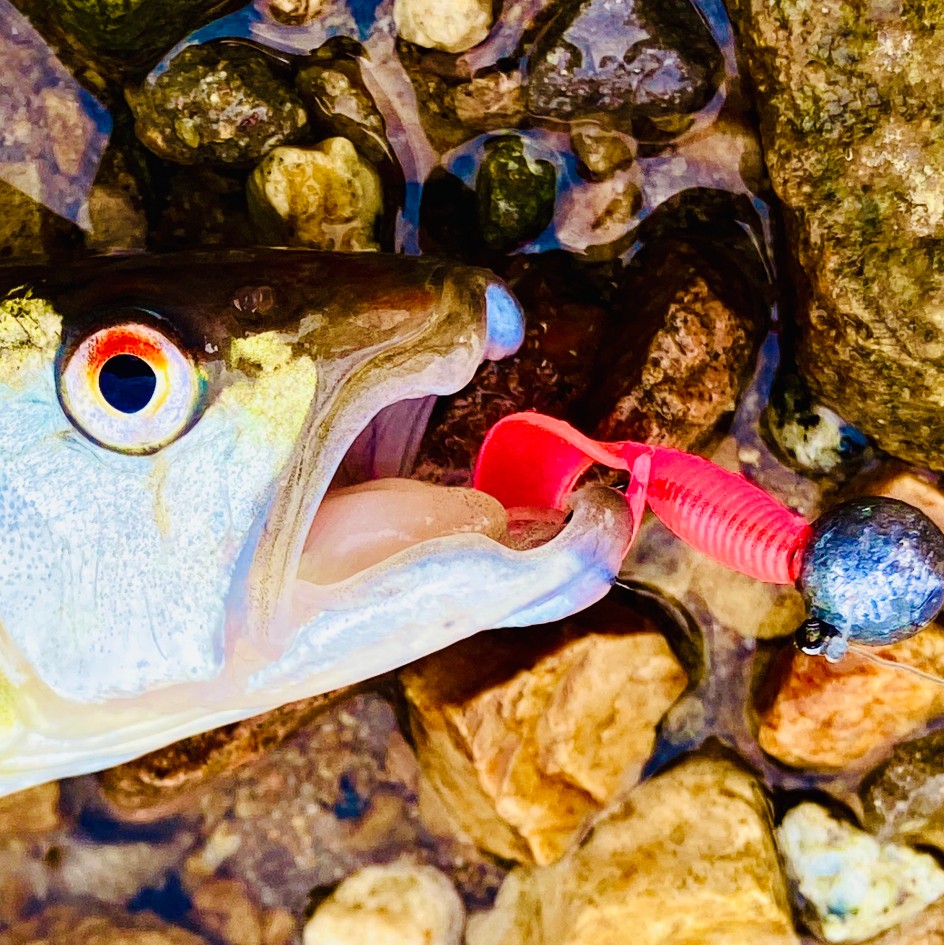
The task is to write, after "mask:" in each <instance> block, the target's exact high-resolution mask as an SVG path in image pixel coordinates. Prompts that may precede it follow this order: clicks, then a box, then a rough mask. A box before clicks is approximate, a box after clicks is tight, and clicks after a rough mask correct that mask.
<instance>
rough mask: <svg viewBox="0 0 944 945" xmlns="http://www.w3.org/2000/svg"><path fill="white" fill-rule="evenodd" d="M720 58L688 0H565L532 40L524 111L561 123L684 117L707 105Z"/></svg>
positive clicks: (626, 123)
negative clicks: (600, 118) (585, 119)
mask: <svg viewBox="0 0 944 945" xmlns="http://www.w3.org/2000/svg"><path fill="white" fill-rule="evenodd" d="M721 68H722V59H721V51H720V50H719V49H718V47H717V45H716V44H715V42H714V39H713V38H712V36H711V33H710V32H709V30H708V27H707V26H706V25H705V22H704V20H702V18H701V16H700V15H699V14H698V12H697V11H696V10H695V8H694V6H692V4H690V3H689V2H688V0H669V2H665V0H663V2H650V0H579V2H569V3H567V4H566V5H565V6H564V7H563V8H562V9H561V11H560V13H558V15H557V16H556V17H555V19H554V20H553V21H552V22H551V23H550V24H549V26H548V27H547V29H546V30H545V32H544V33H543V34H542V36H541V37H539V38H538V40H537V41H536V44H535V48H534V51H533V53H532V55H531V57H530V60H529V67H528V108H529V110H530V111H531V112H532V113H534V114H535V115H539V116H542V117H548V118H557V119H562V120H573V119H576V118H581V117H587V116H593V115H607V116H609V117H610V118H611V119H612V120H614V121H616V122H618V123H620V124H623V125H626V126H629V125H631V124H632V123H633V121H634V119H636V120H638V119H640V118H648V119H655V120H658V119H660V118H662V119H664V118H666V117H667V116H677V115H686V114H690V113H693V112H696V111H698V110H699V109H700V108H702V107H703V106H704V105H706V104H707V102H708V101H709V99H710V98H711V96H712V95H713V94H714V91H715V89H716V88H717V85H718V82H719V81H720V77H721Z"/></svg>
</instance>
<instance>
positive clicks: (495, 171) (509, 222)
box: [475, 135, 557, 249]
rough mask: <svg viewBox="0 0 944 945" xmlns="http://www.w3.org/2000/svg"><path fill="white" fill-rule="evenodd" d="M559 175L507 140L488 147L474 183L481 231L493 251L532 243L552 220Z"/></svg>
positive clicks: (516, 142)
mask: <svg viewBox="0 0 944 945" xmlns="http://www.w3.org/2000/svg"><path fill="white" fill-rule="evenodd" d="M556 188H557V171H556V170H555V169H554V165H553V164H551V162H550V161H543V160H540V159H536V158H534V157H532V156H531V155H530V154H529V153H528V150H527V144H526V142H525V141H524V140H523V139H522V138H519V137H517V136H514V135H508V136H506V137H503V138H497V139H495V140H494V141H492V142H490V143H489V144H488V146H487V148H486V154H485V159H484V161H483V162H482V166H481V167H480V168H479V172H478V178H477V180H476V187H475V190H476V200H477V204H478V217H479V228H480V230H481V232H482V238H483V239H484V240H485V243H486V245H487V246H489V247H490V248H492V249H512V248H513V247H515V246H520V245H521V244H522V243H526V242H527V241H528V240H531V239H534V237H536V236H537V235H538V234H539V233H540V232H541V231H542V230H543V229H544V228H545V227H546V226H547V225H548V224H549V223H550V222H551V220H552V219H553V217H554V198H555V195H556Z"/></svg>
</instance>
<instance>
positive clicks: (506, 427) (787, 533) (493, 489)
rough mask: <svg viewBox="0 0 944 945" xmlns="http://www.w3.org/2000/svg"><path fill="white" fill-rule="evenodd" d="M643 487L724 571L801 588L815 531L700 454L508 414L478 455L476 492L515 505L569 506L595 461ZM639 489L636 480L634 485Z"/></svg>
mask: <svg viewBox="0 0 944 945" xmlns="http://www.w3.org/2000/svg"><path fill="white" fill-rule="evenodd" d="M642 457H648V458H649V464H648V470H647V472H648V482H647V483H637V484H636V489H634V490H633V491H634V492H635V491H637V490H638V491H639V492H641V493H642V494H644V496H645V501H646V503H647V504H648V505H649V507H650V508H651V509H652V511H653V512H654V513H655V515H656V516H658V518H659V519H660V520H661V521H662V522H663V523H664V524H665V526H666V527H667V528H668V529H669V530H670V531H671V532H672V533H673V534H675V535H677V536H678V537H679V538H681V539H682V540H683V541H684V542H686V543H687V544H689V545H691V546H692V547H693V548H695V549H696V550H698V551H700V552H702V553H703V554H706V555H709V556H710V557H712V558H714V559H715V560H717V561H718V562H720V563H721V564H723V565H725V566H726V567H729V568H733V569H734V570H736V571H741V572H742V573H744V574H747V575H748V576H750V577H752V578H755V579H756V580H759V581H764V582H767V583H769V584H794V583H795V582H796V580H797V577H798V576H799V572H800V564H801V559H802V555H803V549H804V548H805V546H806V543H807V541H808V540H809V535H810V525H809V523H808V522H807V521H806V519H804V518H803V517H802V516H801V515H797V514H796V513H795V512H791V511H790V510H789V509H787V508H786V507H784V506H783V505H781V504H780V503H779V502H778V501H777V500H776V499H774V498H773V497H771V496H770V495H768V494H767V493H766V492H764V491H763V490H762V489H759V488H758V487H757V486H755V485H753V484H752V483H750V482H748V481H747V480H746V479H744V477H743V476H740V475H738V474H736V473H732V472H729V471H728V470H726V469H722V468H721V467H720V466H716V465H715V464H714V463H711V462H709V461H708V460H706V459H703V458H702V457H700V456H693V455H691V454H689V453H683V452H681V451H679V450H673V449H667V448H666V447H661V446H649V445H646V444H643V443H635V442H633V441H630V440H626V441H623V442H615V443H600V442H598V441H596V440H592V439H590V438H589V437H586V436H584V435H583V434H582V433H580V432H578V431H577V430H575V429H574V428H573V427H571V426H570V425H569V424H568V423H565V422H564V421H562V420H555V419H553V418H551V417H546V416H543V415H542V414H538V413H521V414H514V415H512V416H509V417H505V418H504V419H503V420H500V421H499V422H498V423H497V424H496V425H495V426H494V427H492V429H491V430H490V431H489V434H488V436H487V437H486V439H485V442H484V443H483V445H482V450H481V452H480V453H479V458H478V463H477V465H476V470H475V487H476V488H477V489H481V490H482V491H484V492H488V493H489V494H491V495H493V496H495V498H497V499H498V500H499V501H500V502H501V503H502V504H503V505H505V506H506V507H508V508H513V507H527V506H538V507H542V506H545V507H553V508H563V507H564V504H565V500H566V497H567V495H568V494H569V493H570V491H571V490H572V489H573V488H574V486H575V485H576V483H577V481H578V480H579V479H580V477H581V476H582V475H583V474H584V473H585V472H586V471H587V470H588V469H589V468H590V466H592V465H593V464H594V463H599V464H601V465H606V466H609V467H610V468H612V469H623V470H626V471H631V472H634V478H635V468H638V463H639V461H640V459H641V458H642ZM631 488H632V483H631Z"/></svg>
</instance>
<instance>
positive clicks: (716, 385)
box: [589, 241, 763, 450]
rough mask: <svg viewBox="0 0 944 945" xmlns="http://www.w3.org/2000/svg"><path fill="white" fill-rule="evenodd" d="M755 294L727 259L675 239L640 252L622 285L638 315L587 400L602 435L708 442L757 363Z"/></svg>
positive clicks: (685, 444) (693, 444)
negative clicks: (601, 379)
mask: <svg viewBox="0 0 944 945" xmlns="http://www.w3.org/2000/svg"><path fill="white" fill-rule="evenodd" d="M751 292H752V287H751V285H750V284H749V282H748V281H747V280H746V279H744V278H743V277H741V276H738V275H737V274H735V273H734V272H733V271H732V269H731V267H730V266H729V265H727V264H725V263H723V262H722V261H720V260H719V261H716V260H715V259H714V258H713V257H712V256H711V255H709V254H707V253H706V252H704V251H703V250H701V249H699V248H696V247H693V246H690V245H686V244H683V243H679V242H677V241H665V242H659V243H654V244H653V245H652V246H651V247H649V248H648V249H646V250H643V251H642V252H641V253H640V254H639V255H638V256H637V257H635V258H634V260H633V264H632V265H631V266H630V269H629V272H628V276H627V278H626V281H625V284H624V286H623V297H624V298H625V299H626V300H627V302H626V305H627V308H628V309H629V310H630V312H631V317H628V318H626V321H625V327H624V328H623V329H622V331H621V332H620V333H619V334H618V335H616V336H615V337H613V338H612V339H611V341H610V343H608V344H607V347H606V353H607V354H606V356H605V358H604V363H603V364H601V366H600V375H601V376H602V377H605V378H607V383H606V384H605V385H603V384H601V385H599V386H598V387H597V389H596V391H595V392H594V393H593V394H592V395H591V397H590V398H589V400H590V413H591V416H593V417H594V418H597V419H596V424H597V425H596V435H597V436H598V437H599V438H601V439H608V440H624V439H631V440H642V441H645V442H649V443H657V444H659V445H661V446H672V447H676V448H678V449H686V450H695V449H699V448H701V447H704V446H705V445H706V443H707V442H708V441H709V440H710V439H711V437H712V435H713V433H714V432H715V430H716V429H717V428H718V426H719V425H720V424H721V423H722V422H723V421H724V420H725V419H726V418H727V417H729V416H730V415H731V413H732V412H733V411H734V407H735V405H736V403H737V400H738V396H739V394H740V392H741V390H742V389H743V387H744V385H745V384H746V383H747V381H748V379H749V377H750V374H751V371H752V369H753V365H754V359H755V356H756V353H757V347H758V345H759V343H760V333H761V326H762V324H763V322H762V319H761V318H760V317H759V313H758V309H757V303H756V301H755V300H754V299H753V298H752V297H751ZM630 307H631V308H630Z"/></svg>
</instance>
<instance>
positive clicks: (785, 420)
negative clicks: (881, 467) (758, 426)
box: [762, 373, 872, 477]
mask: <svg viewBox="0 0 944 945" xmlns="http://www.w3.org/2000/svg"><path fill="white" fill-rule="evenodd" d="M762 423H763V427H764V432H765V433H766V434H767V439H768V440H769V441H770V442H771V443H772V445H773V447H774V448H775V449H776V450H777V451H778V452H779V454H780V455H781V456H783V457H784V459H786V461H787V462H789V463H790V464H791V465H792V466H794V467H796V468H798V469H799V470H801V471H802V472H805V473H806V474H807V475H811V476H830V475H832V476H841V477H847V476H849V475H851V474H852V473H854V472H855V471H856V469H857V468H859V467H860V466H861V465H862V464H863V463H864V462H866V461H867V460H868V459H870V458H871V456H872V450H871V449H870V448H869V441H868V439H867V438H866V437H865V436H864V435H863V434H862V433H860V432H859V431H858V430H857V429H856V428H855V427H854V426H852V424H849V423H846V422H845V420H843V419H842V417H840V416H839V415H838V414H837V413H834V412H833V411H832V410H830V409H829V408H828V407H824V406H823V405H822V404H818V403H816V402H815V401H814V400H813V399H812V397H811V396H810V393H809V390H808V389H807V387H806V385H805V384H804V383H803V381H802V379H801V378H799V377H798V376H797V375H795V374H789V373H788V374H785V375H783V376H781V377H778V378H777V380H776V382H775V384H774V388H773V391H772V393H771V398H770V402H769V403H768V405H767V407H766V408H765V410H764V413H763V416H762Z"/></svg>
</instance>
